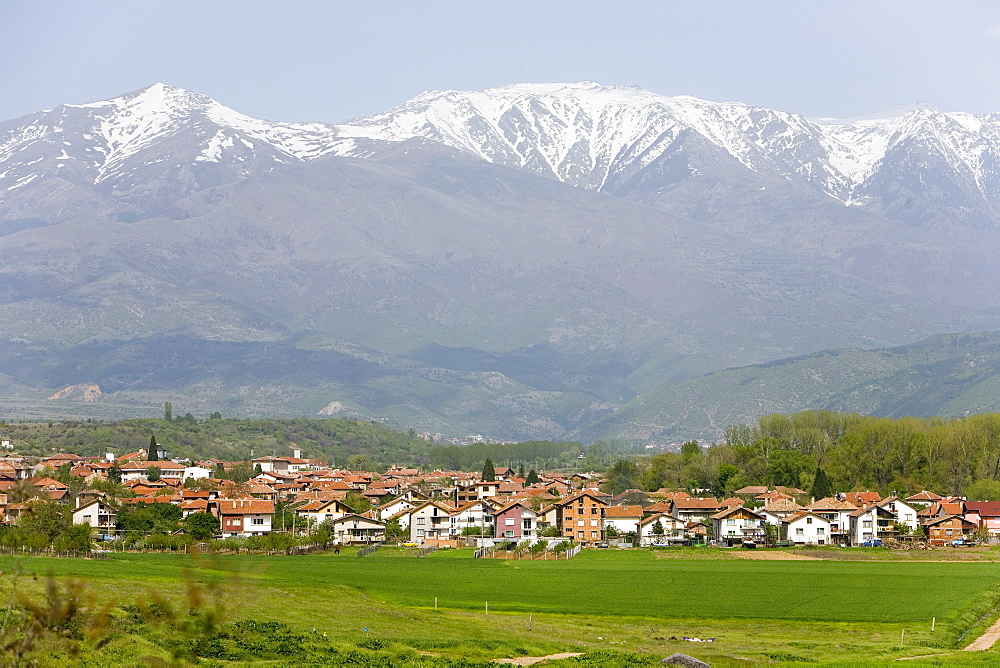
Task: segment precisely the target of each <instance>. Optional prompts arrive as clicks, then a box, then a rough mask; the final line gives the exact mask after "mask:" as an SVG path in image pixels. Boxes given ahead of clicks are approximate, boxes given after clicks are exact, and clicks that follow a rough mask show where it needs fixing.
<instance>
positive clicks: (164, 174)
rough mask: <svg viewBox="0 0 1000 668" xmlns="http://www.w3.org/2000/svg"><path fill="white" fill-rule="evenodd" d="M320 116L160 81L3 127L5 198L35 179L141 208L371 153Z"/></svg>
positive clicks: (0, 183) (1, 190) (0, 165)
mask: <svg viewBox="0 0 1000 668" xmlns="http://www.w3.org/2000/svg"><path fill="white" fill-rule="evenodd" d="M370 143H371V142H367V141H365V140H361V141H360V142H359V141H358V140H356V139H352V138H347V139H340V138H338V137H337V130H336V128H335V127H334V126H331V125H326V124H322V123H273V122H269V121H262V120H257V119H254V118H250V117H249V116H245V115H243V114H240V113H238V112H235V111H233V110H232V109H229V108H228V107H226V106H224V105H222V104H220V103H219V102H217V101H215V100H213V99H211V98H210V97H208V96H206V95H201V94H199V93H193V92H190V91H186V90H182V89H180V88H175V87H173V86H168V85H165V84H160V83H158V84H155V85H153V86H150V87H149V88H145V89H143V90H140V91H136V92H133V93H129V94H126V95H123V96H121V97H117V98H114V99H111V100H106V101H103V102H94V103H90V104H82V105H62V106H59V107H57V108H55V109H51V110H46V111H42V112H39V113H36V114H31V115H28V116H24V117H22V118H19V119H15V120H13V121H8V122H6V123H3V124H0V200H2V199H4V198H9V197H10V196H12V195H14V194H16V193H17V191H18V190H20V189H23V188H25V187H26V186H29V185H30V184H32V183H33V182H37V181H42V180H45V179H52V178H55V179H57V180H59V181H60V182H63V183H67V184H73V185H77V186H84V187H88V188H93V189H96V190H97V191H98V192H101V193H113V194H114V195H115V196H116V197H119V198H124V199H125V200H127V201H129V202H130V203H131V204H133V205H138V206H139V208H141V209H142V210H144V211H149V210H151V209H155V206H156V205H157V204H161V203H163V202H165V201H171V200H175V199H177V198H178V197H183V196H185V195H187V194H191V193H193V192H196V191H198V190H203V189H205V188H208V187H212V186H217V185H221V184H224V183H231V182H233V181H237V180H240V179H242V178H246V177H248V176H252V175H254V174H260V173H264V172H267V171H270V170H271V169H273V168H274V167H275V166H278V165H282V164H287V163H293V162H301V161H304V160H310V159H313V158H316V157H318V156H321V155H325V154H328V153H338V154H355V155H359V156H363V155H366V151H365V150H364V149H363V148H360V147H359V144H370Z"/></svg>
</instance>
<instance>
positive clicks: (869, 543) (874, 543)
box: [861, 538, 882, 547]
mask: <svg viewBox="0 0 1000 668" xmlns="http://www.w3.org/2000/svg"><path fill="white" fill-rule="evenodd" d="M861 547H882V539H881V538H869V539H868V540H866V541H865V542H863V543H861Z"/></svg>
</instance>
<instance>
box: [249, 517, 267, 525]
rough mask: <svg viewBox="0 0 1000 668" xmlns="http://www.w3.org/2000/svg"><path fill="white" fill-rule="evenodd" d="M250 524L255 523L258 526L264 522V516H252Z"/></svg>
mask: <svg viewBox="0 0 1000 668" xmlns="http://www.w3.org/2000/svg"><path fill="white" fill-rule="evenodd" d="M251 524H256V525H257V526H260V525H262V524H264V518H263V517H254V518H253V520H252V521H251Z"/></svg>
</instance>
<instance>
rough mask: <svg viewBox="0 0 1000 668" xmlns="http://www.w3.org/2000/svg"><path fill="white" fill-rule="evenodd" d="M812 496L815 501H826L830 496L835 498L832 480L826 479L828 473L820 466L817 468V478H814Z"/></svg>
mask: <svg viewBox="0 0 1000 668" xmlns="http://www.w3.org/2000/svg"><path fill="white" fill-rule="evenodd" d="M812 495H813V498H814V499H825V498H826V497H828V496H833V487H831V486H830V479H829V478H827V477H826V472H825V471H823V469H821V468H820V467H818V466H817V467H816V477H815V478H813V486H812Z"/></svg>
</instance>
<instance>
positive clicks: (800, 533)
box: [795, 527, 806, 536]
mask: <svg viewBox="0 0 1000 668" xmlns="http://www.w3.org/2000/svg"><path fill="white" fill-rule="evenodd" d="M805 532H806V530H805V529H803V528H802V527H797V528H796V529H795V535H796V536H801V535H802V534H804V533H805Z"/></svg>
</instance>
